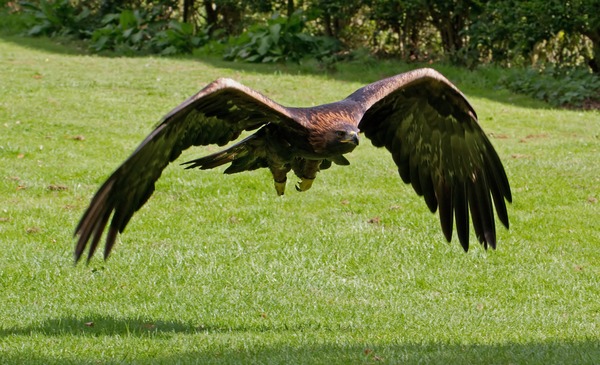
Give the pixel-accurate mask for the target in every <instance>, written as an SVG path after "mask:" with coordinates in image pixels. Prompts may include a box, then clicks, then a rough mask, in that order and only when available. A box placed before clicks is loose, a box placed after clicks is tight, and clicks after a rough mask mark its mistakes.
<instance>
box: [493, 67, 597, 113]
mask: <svg viewBox="0 0 600 365" xmlns="http://www.w3.org/2000/svg"><path fill="white" fill-rule="evenodd" d="M506 72H507V73H508V75H507V76H505V77H504V78H502V79H500V84H501V85H503V86H505V87H506V88H508V89H509V90H511V91H514V92H517V93H521V94H527V95H530V96H533V97H534V98H536V99H540V100H544V101H546V102H548V103H550V104H551V105H554V106H568V107H581V106H582V105H583V104H584V103H585V102H586V101H599V100H600V77H599V76H598V75H595V74H592V73H590V72H589V71H588V70H587V69H584V68H572V69H563V68H557V67H547V68H542V69H534V68H529V69H526V70H525V71H523V70H522V69H515V70H507V71H506Z"/></svg>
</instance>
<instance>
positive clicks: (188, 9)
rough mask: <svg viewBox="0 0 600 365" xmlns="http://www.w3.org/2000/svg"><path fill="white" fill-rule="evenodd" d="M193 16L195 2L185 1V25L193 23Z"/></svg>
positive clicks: (192, 0) (191, 0)
mask: <svg viewBox="0 0 600 365" xmlns="http://www.w3.org/2000/svg"><path fill="white" fill-rule="evenodd" d="M193 15H194V0H183V21H184V22H185V23H191V22H192V16H193Z"/></svg>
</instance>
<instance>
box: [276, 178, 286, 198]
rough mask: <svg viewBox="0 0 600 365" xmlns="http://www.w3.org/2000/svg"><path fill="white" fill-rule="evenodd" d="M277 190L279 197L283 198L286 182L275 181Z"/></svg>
mask: <svg viewBox="0 0 600 365" xmlns="http://www.w3.org/2000/svg"><path fill="white" fill-rule="evenodd" d="M275 190H276V191H277V195H279V196H282V195H283V193H284V192H285V181H284V182H277V181H275Z"/></svg>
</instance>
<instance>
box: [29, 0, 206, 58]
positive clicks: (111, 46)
mask: <svg viewBox="0 0 600 365" xmlns="http://www.w3.org/2000/svg"><path fill="white" fill-rule="evenodd" d="M22 7H23V10H24V11H25V12H26V13H27V14H28V15H29V17H30V22H29V23H30V25H29V30H28V32H27V34H28V35H31V36H41V35H45V36H50V37H54V36H75V37H77V38H81V39H88V40H89V41H90V48H91V49H92V50H93V51H95V52H102V51H115V52H117V53H121V54H134V53H160V54H165V55H170V54H177V53H191V52H192V50H193V49H194V48H197V47H199V46H200V45H202V44H203V43H205V42H206V41H207V39H208V35H207V33H206V32H204V33H202V34H200V35H196V34H195V33H194V27H193V26H192V25H191V24H187V23H182V22H179V21H175V20H172V19H170V16H171V12H170V11H168V10H167V9H168V7H167V6H166V5H165V6H163V5H162V3H158V4H153V5H152V6H149V7H148V8H139V9H124V10H121V11H119V12H115V13H109V14H106V15H104V16H103V17H102V18H101V19H100V16H99V15H97V14H95V13H93V12H92V11H91V10H90V9H89V8H87V7H85V6H81V7H78V6H75V5H73V4H72V3H71V2H70V1H69V0H56V1H49V0H41V1H39V2H37V3H33V2H24V3H22Z"/></svg>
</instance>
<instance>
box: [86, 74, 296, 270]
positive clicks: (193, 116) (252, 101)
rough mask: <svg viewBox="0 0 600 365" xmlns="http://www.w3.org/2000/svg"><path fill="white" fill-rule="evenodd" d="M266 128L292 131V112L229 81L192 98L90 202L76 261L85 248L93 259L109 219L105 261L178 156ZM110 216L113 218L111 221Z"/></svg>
mask: <svg viewBox="0 0 600 365" xmlns="http://www.w3.org/2000/svg"><path fill="white" fill-rule="evenodd" d="M266 123H285V124H286V125H289V126H290V128H296V127H297V123H302V122H301V121H299V122H296V121H295V118H294V115H293V111H292V110H291V109H287V108H285V107H283V106H281V105H279V104H277V103H275V102H274V101H272V100H271V99H269V98H267V97H265V96H264V95H262V94H260V93H258V92H256V91H254V90H252V89H250V88H248V87H246V86H243V85H241V84H239V83H237V82H235V81H233V80H230V79H218V80H216V81H214V82H212V83H211V84H209V85H208V86H206V87H205V88H204V89H202V90H200V91H199V92H198V93H197V94H195V95H194V96H192V97H190V98H189V99H187V100H186V101H184V102H183V103H181V104H180V105H179V106H177V107H176V108H175V109H173V110H172V111H171V112H169V113H168V114H167V115H166V116H165V117H164V118H163V119H162V120H161V122H160V123H159V125H158V126H157V127H156V129H155V130H154V131H152V133H150V134H149V135H148V136H147V137H146V138H145V139H144V141H143V142H142V143H141V144H140V145H139V147H137V149H136V150H135V151H134V152H133V154H132V155H131V156H130V157H129V158H128V159H127V160H126V161H125V162H124V163H123V164H122V165H121V166H119V167H118V168H117V169H116V170H115V171H114V172H113V174H112V175H111V176H110V177H109V178H108V180H107V181H106V182H105V183H104V184H103V185H102V187H101V188H100V189H99V190H98V192H97V193H96V195H95V196H94V197H93V198H92V200H91V202H90V205H89V207H88V209H87V210H86V211H85V213H84V214H83V216H82V218H81V220H80V221H79V224H78V225H77V228H76V229H75V235H76V236H79V237H78V240H77V244H76V246H75V260H79V259H80V257H81V255H82V254H83V252H84V251H85V249H86V246H87V245H88V243H89V253H88V260H89V258H91V257H92V255H93V254H94V252H95V250H96V248H97V246H98V244H99V242H100V240H101V237H102V235H103V233H104V231H105V229H106V225H107V224H108V221H109V220H110V228H109V230H108V233H107V234H106V246H105V250H104V257H105V258H106V257H108V255H109V253H110V251H111V249H112V247H113V245H114V243H115V240H116V237H117V234H118V233H119V232H122V231H123V230H124V229H125V226H126V225H127V223H128V222H129V220H130V219H131V217H132V216H133V214H134V213H135V212H136V211H137V210H138V209H140V208H141V207H142V206H143V205H144V204H145V203H146V201H147V200H148V199H149V198H150V196H151V195H152V193H153V192H154V184H155V182H156V180H158V178H159V177H160V175H161V173H162V171H163V169H164V168H165V167H166V166H167V165H168V164H169V163H170V162H171V161H173V160H175V159H176V158H177V157H179V155H180V154H181V152H182V151H184V150H185V149H187V148H189V147H191V146H196V145H208V144H218V145H224V144H226V143H228V142H230V141H232V140H234V139H236V138H237V137H238V136H239V135H240V133H241V132H242V131H244V130H252V129H256V128H258V127H260V126H262V125H264V124H266ZM111 216H112V219H111Z"/></svg>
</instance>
